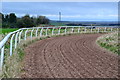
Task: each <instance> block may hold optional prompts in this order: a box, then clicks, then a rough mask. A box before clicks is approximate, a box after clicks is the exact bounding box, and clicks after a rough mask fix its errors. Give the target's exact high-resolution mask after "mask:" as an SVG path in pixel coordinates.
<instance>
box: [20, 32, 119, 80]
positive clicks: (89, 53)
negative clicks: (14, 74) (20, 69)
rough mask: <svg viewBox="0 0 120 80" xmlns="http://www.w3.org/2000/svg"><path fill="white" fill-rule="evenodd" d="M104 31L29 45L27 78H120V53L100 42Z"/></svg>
mask: <svg viewBox="0 0 120 80" xmlns="http://www.w3.org/2000/svg"><path fill="white" fill-rule="evenodd" d="M101 35H102V34H81V35H72V36H62V37H55V38H49V39H45V40H40V41H37V42H35V43H33V44H31V45H29V46H28V47H27V48H26V49H25V52H26V55H25V60H24V62H25V66H24V70H25V73H23V74H22V76H21V77H23V78H117V76H118V56H117V54H114V53H111V52H109V51H106V50H105V49H102V48H100V47H99V46H98V45H97V44H96V42H95V41H96V39H97V38H98V37H99V36H101Z"/></svg>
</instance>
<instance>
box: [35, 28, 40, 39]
mask: <svg viewBox="0 0 120 80" xmlns="http://www.w3.org/2000/svg"><path fill="white" fill-rule="evenodd" d="M38 29H39V28H37V30H36V33H35V36H36V37H37V36H38Z"/></svg>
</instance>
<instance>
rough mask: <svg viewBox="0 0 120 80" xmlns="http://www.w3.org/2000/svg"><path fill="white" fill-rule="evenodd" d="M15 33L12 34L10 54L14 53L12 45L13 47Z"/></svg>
mask: <svg viewBox="0 0 120 80" xmlns="http://www.w3.org/2000/svg"><path fill="white" fill-rule="evenodd" d="M14 36H15V34H13V35H12V37H11V40H10V56H11V55H12V50H13V49H12V47H13V38H14Z"/></svg>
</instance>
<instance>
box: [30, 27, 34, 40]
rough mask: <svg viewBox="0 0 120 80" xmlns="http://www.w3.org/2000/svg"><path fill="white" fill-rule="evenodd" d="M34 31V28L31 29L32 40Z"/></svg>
mask: <svg viewBox="0 0 120 80" xmlns="http://www.w3.org/2000/svg"><path fill="white" fill-rule="evenodd" d="M33 31H34V28H33V29H32V30H31V37H30V38H31V40H32V36H33Z"/></svg>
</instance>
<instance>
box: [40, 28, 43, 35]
mask: <svg viewBox="0 0 120 80" xmlns="http://www.w3.org/2000/svg"><path fill="white" fill-rule="evenodd" d="M42 32H43V27H42V29H41V30H40V37H42Z"/></svg>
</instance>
